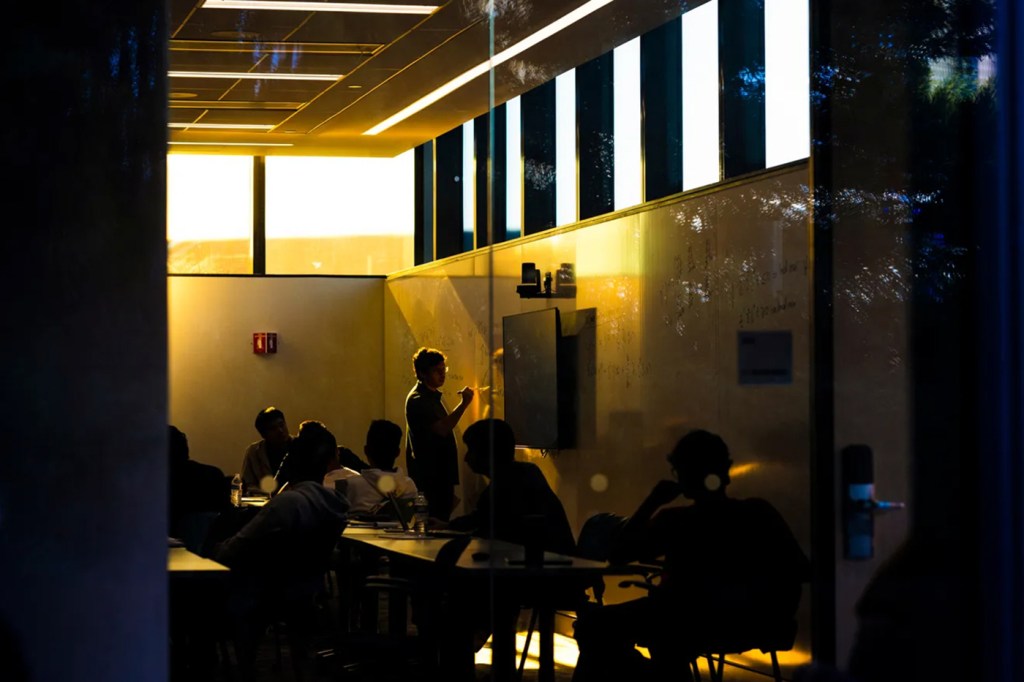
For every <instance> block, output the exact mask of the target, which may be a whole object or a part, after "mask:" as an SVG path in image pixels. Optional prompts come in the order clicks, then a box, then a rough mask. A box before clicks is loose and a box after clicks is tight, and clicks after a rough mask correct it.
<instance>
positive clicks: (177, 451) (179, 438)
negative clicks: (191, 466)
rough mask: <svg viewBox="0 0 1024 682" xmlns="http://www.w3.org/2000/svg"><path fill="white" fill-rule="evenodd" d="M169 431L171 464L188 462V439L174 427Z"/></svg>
mask: <svg viewBox="0 0 1024 682" xmlns="http://www.w3.org/2000/svg"><path fill="white" fill-rule="evenodd" d="M168 430H169V435H170V442H169V444H168V453H169V454H170V460H171V464H172V465H173V464H181V463H182V462H185V461H187V460H188V437H187V436H186V435H185V434H184V433H182V432H181V431H179V430H178V427H176V426H174V425H169V427H168Z"/></svg>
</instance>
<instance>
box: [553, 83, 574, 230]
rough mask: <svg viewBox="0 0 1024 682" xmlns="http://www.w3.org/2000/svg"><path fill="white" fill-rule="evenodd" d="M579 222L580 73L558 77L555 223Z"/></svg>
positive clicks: (556, 90)
mask: <svg viewBox="0 0 1024 682" xmlns="http://www.w3.org/2000/svg"><path fill="white" fill-rule="evenodd" d="M574 222H576V70H575V69H573V70H571V71H567V72H565V73H563V74H562V75H561V76H558V77H557V78H555V224H556V225H566V224H568V223H574Z"/></svg>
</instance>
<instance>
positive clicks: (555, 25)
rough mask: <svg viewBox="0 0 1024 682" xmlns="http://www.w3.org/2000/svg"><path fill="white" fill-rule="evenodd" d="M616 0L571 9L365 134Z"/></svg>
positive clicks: (424, 105)
mask: <svg viewBox="0 0 1024 682" xmlns="http://www.w3.org/2000/svg"><path fill="white" fill-rule="evenodd" d="M612 2H613V0H590V2H588V3H586V4H584V5H581V6H580V7H577V8H576V9H574V10H573V11H571V12H569V13H568V14H566V15H565V16H563V17H561V18H560V19H556V20H555V21H553V22H551V23H550V24H548V25H547V26H545V27H544V28H542V29H540V30H539V31H537V32H536V33H532V34H530V35H529V36H527V37H525V38H523V39H522V40H520V41H519V42H518V43H516V44H515V45H512V46H510V47H507V48H505V49H504V50H502V51H501V52H499V53H498V54H496V55H494V56H493V57H491V58H490V59H488V60H487V61H485V62H482V63H480V64H477V65H476V66H474V67H473V68H471V69H469V70H468V71H466V72H465V73H462V74H461V75H458V76H456V77H455V78H453V79H452V80H450V81H448V82H447V83H445V84H444V85H442V86H441V87H439V88H438V89H436V90H434V91H433V92H430V93H427V94H426V95H424V96H423V97H421V98H420V99H418V100H416V101H415V102H413V103H412V104H410V105H409V106H407V107H406V108H404V109H402V110H401V111H399V112H398V113H397V114H394V115H393V116H390V117H388V118H386V119H384V120H383V121H381V122H380V123H378V124H377V125H375V126H373V127H372V128H370V129H369V130H367V131H366V132H364V133H363V135H377V134H379V133H382V132H384V131H385V130H387V129H388V128H390V127H391V126H393V125H395V124H396V123H400V122H402V121H404V120H405V119H407V118H409V117H410V116H412V115H413V114H417V113H419V112H420V111H423V110H424V109H426V108H427V107H429V106H430V105H431V104H433V103H434V102H436V101H438V100H439V99H441V98H442V97H445V96H446V95H449V94H451V93H453V92H455V91H456V90H458V89H459V88H461V87H462V86H463V85H465V84H466V83H469V82H470V81H471V80H473V79H474V78H477V77H479V76H482V75H483V74H485V73H487V71H488V70H490V69H494V68H497V67H498V66H500V65H501V64H504V63H505V62H507V61H508V60H510V59H512V58H513V57H516V56H518V55H520V54H522V53H523V52H525V51H526V50H529V49H530V48H531V47H533V46H534V45H536V44H538V43H540V42H541V41H543V40H546V39H548V38H550V37H551V36H553V35H555V34H556V33H558V32H559V31H563V30H565V29H567V28H569V27H570V26H572V25H573V24H575V23H576V22H578V21H580V20H581V19H583V18H585V17H587V16H589V15H591V14H593V13H594V12H596V11H597V10H599V9H601V8H602V7H604V6H605V5H609V4H611V3H612Z"/></svg>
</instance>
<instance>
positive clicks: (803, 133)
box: [764, 0, 811, 168]
mask: <svg viewBox="0 0 1024 682" xmlns="http://www.w3.org/2000/svg"><path fill="white" fill-rule="evenodd" d="M808 22H809V18H808V7H807V0H767V2H765V5H764V31H765V36H764V38H765V40H764V49H765V54H764V57H765V67H764V75H765V160H766V165H767V166H768V167H769V168H771V167H772V166H777V165H779V164H782V163H787V162H789V161H795V160H797V159H803V158H806V157H807V156H808V155H810V140H811V114H810V75H809V73H810V72H809V68H810V67H809V66H808V61H809V58H808V55H809V54H810V52H809V41H810V26H809V23H808Z"/></svg>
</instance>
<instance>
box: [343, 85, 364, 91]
mask: <svg viewBox="0 0 1024 682" xmlns="http://www.w3.org/2000/svg"><path fill="white" fill-rule="evenodd" d="M345 87H347V88H348V89H349V90H361V89H362V87H363V86H362V85H347V86H345Z"/></svg>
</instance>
